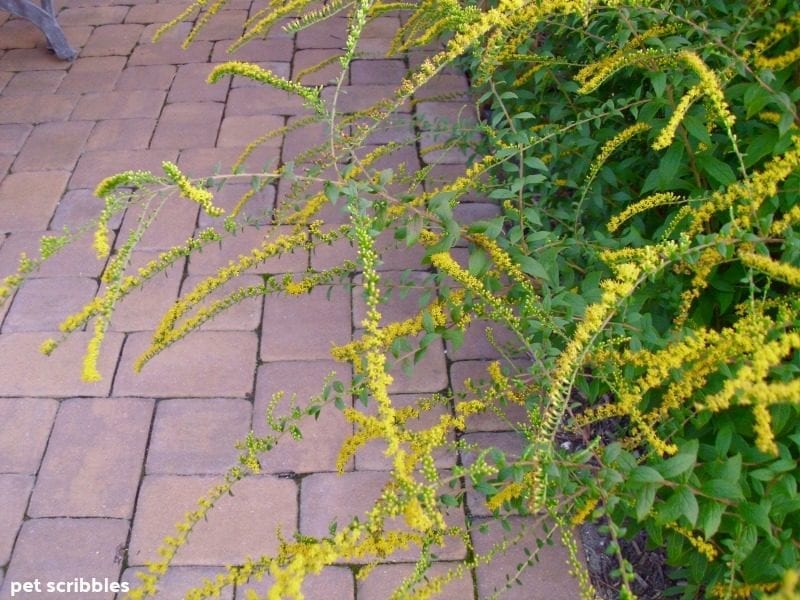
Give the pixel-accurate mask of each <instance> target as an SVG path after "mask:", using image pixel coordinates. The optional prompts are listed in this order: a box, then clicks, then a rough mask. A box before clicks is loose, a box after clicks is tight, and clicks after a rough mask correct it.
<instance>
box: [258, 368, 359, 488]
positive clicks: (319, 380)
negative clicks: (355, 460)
mask: <svg viewBox="0 0 800 600" xmlns="http://www.w3.org/2000/svg"><path fill="white" fill-rule="evenodd" d="M334 372H335V373H336V376H335V378H334V379H335V380H338V381H341V382H342V383H343V384H344V387H345V389H348V388H349V387H350V367H349V366H348V365H346V364H343V363H336V362H333V361H330V360H318V361H311V360H302V361H289V362H269V363H266V364H263V365H261V366H260V367H259V368H258V375H257V376H256V395H255V405H254V408H253V431H254V432H255V433H256V435H259V436H267V435H275V432H274V431H272V429H271V428H270V427H269V426H268V425H267V421H266V417H265V415H266V413H267V408H268V406H269V405H270V403H271V401H272V397H273V395H274V394H276V393H278V392H284V396H283V398H282V399H281V400H280V401H279V402H278V404H277V406H275V407H274V413H273V414H274V416H275V417H276V418H279V417H284V416H288V415H289V414H290V404H291V403H292V398H293V396H295V395H296V405H297V406H299V407H300V408H301V409H302V408H304V407H306V406H307V405H308V401H309V399H310V398H312V397H314V396H318V395H319V394H320V393H321V392H322V388H323V384H324V380H325V378H326V377H327V376H328V375H329V374H331V373H334ZM345 402H347V403H348V404H349V399H348V398H345ZM298 426H299V428H300V431H301V432H302V434H303V439H302V440H299V441H298V440H293V439H291V437H290V436H288V435H284V436H283V438H281V439H280V441H279V442H278V445H277V446H276V447H275V448H273V449H272V450H270V451H269V452H268V453H267V454H266V455H265V456H264V460H263V464H262V466H263V468H264V470H265V471H266V472H269V473H282V472H292V473H310V472H319V471H333V470H335V469H336V458H337V456H338V454H339V449H340V448H341V446H342V444H343V443H344V441H345V440H346V439H347V438H348V437H349V436H350V435H351V434H352V432H353V426H352V425H351V424H350V423H348V422H347V420H346V419H345V418H344V416H343V414H342V412H341V411H339V410H338V409H336V408H335V407H334V406H333V405H332V404H331V405H328V406H326V407H324V408H323V409H322V414H321V416H320V418H319V419H311V418H306V419H304V420H303V421H301V422H300V423H298ZM310 448H313V449H314V450H313V452H309V449H310Z"/></svg>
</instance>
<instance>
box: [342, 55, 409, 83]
mask: <svg viewBox="0 0 800 600" xmlns="http://www.w3.org/2000/svg"><path fill="white" fill-rule="evenodd" d="M407 71H408V69H407V68H406V65H405V63H404V62H403V61H402V60H354V61H353V63H352V64H351V66H350V80H351V82H352V83H353V84H354V85H363V84H372V85H378V84H385V85H395V86H397V85H399V84H400V81H402V79H403V77H405V76H406V72H407Z"/></svg>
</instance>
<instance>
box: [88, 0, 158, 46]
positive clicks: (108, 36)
mask: <svg viewBox="0 0 800 600" xmlns="http://www.w3.org/2000/svg"><path fill="white" fill-rule="evenodd" d="M134 8H135V7H134ZM143 29H144V27H143V26H142V25H136V24H125V25H120V24H112V25H101V26H99V27H97V28H95V30H94V31H92V35H91V36H90V37H89V41H88V42H86V45H85V46H84V47H83V49H82V50H81V56H114V55H121V56H128V54H130V53H131V52H132V51H133V47H134V46H135V45H136V42H138V41H139V38H140V37H141V35H142V30H143Z"/></svg>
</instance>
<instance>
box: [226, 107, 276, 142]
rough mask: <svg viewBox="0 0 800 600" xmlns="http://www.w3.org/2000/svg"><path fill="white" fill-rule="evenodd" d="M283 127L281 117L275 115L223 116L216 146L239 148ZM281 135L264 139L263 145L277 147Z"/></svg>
mask: <svg viewBox="0 0 800 600" xmlns="http://www.w3.org/2000/svg"><path fill="white" fill-rule="evenodd" d="M281 127H283V117H280V116H277V115H252V116H231V117H225V118H224V119H223V121H222V126H221V127H220V131H219V139H218V140H217V146H219V147H221V148H241V149H244V147H245V146H246V145H247V144H249V143H250V142H251V141H253V140H254V139H256V138H257V137H259V136H261V135H264V134H267V133H269V132H271V131H275V130H276V129H280V128H281ZM281 141H282V136H274V137H272V138H269V139H267V140H265V141H264V143H263V144H262V145H263V146H264V147H273V148H275V147H279V146H280V145H281Z"/></svg>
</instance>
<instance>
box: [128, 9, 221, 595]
mask: <svg viewBox="0 0 800 600" xmlns="http://www.w3.org/2000/svg"><path fill="white" fill-rule="evenodd" d="M134 8H136V7H134ZM146 572H147V569H145V568H144V567H138V568H137V567H132V568H129V569H125V572H124V573H122V578H121V579H120V581H124V582H127V583H128V585H129V587H130V589H131V590H133V589H135V588H137V587H138V586H139V585H141V583H142V580H141V579H139V578H138V577H137V576H136V574H137V573H146ZM224 572H225V569H224V567H222V566H219V567H216V568H215V567H170V568H169V570H167V572H166V574H165V575H164V576H163V577H162V578H161V579H159V581H158V583H157V584H156V590H158V591H157V593H156V595H155V597H156V598H165V599H167V598H176V599H177V598H185V597H186V593H187V592H188V591H189V590H192V589H194V588H198V587H202V583H203V580H204V579H210V580H212V581H213V580H214V578H215V577H216V576H217V574H219V573H224ZM124 596H125V595H124V594H119V595H118V596H117V600H124ZM219 598H220V600H233V589H232V588H226V589H225V590H223V591H222V593H221V594H220V596H219Z"/></svg>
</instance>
